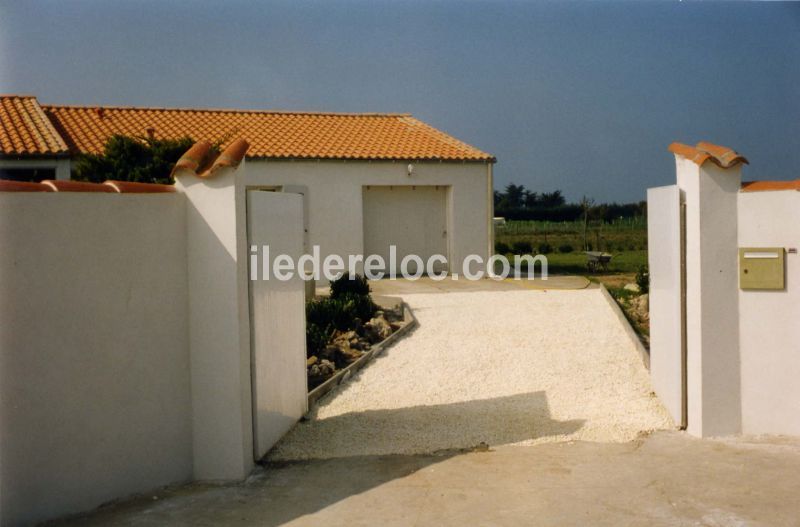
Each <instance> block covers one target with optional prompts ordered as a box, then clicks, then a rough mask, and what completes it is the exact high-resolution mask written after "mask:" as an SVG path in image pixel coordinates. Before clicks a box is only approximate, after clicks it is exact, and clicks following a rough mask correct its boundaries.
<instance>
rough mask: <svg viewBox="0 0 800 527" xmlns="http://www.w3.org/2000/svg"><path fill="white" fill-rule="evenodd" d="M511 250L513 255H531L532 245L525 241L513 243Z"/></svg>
mask: <svg viewBox="0 0 800 527" xmlns="http://www.w3.org/2000/svg"><path fill="white" fill-rule="evenodd" d="M511 250H512V252H513V253H514V254H531V253H532V252H533V245H532V244H531V242H529V241H527V240H520V241H518V242H514V245H513V246H512V247H511Z"/></svg>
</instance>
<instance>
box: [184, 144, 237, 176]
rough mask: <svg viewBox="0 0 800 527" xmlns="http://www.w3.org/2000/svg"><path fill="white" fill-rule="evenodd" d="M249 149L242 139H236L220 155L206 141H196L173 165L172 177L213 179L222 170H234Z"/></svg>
mask: <svg viewBox="0 0 800 527" xmlns="http://www.w3.org/2000/svg"><path fill="white" fill-rule="evenodd" d="M249 147H250V145H249V144H247V141H245V140H244V139H237V140H235V141H233V142H232V143H231V144H229V145H228V146H227V148H225V150H223V151H222V152H221V153H219V154H218V153H216V152H215V151H214V147H213V145H212V144H211V143H209V142H208V141H198V142H196V143H195V144H193V145H192V146H191V147H190V148H189V150H187V151H186V153H185V154H183V155H182V156H181V158H180V159H178V162H177V163H175V168H173V169H172V174H171V176H172V177H175V175H176V174H191V175H194V176H197V177H201V178H209V177H213V176H214V174H216V173H217V172H218V171H219V170H221V169H223V168H236V167H238V166H239V164H240V163H241V162H242V160H243V159H244V156H245V154H246V153H247V149H248V148H249Z"/></svg>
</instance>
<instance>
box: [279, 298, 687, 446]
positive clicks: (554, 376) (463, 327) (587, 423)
mask: <svg viewBox="0 0 800 527" xmlns="http://www.w3.org/2000/svg"><path fill="white" fill-rule="evenodd" d="M404 298H405V300H406V302H408V303H409V305H411V307H412V309H413V310H414V314H415V315H416V316H417V319H418V320H419V327H418V328H417V329H416V330H414V332H413V333H412V334H411V335H409V336H407V337H406V338H404V339H402V340H401V341H399V342H398V343H397V344H395V345H394V346H393V347H392V348H390V349H389V350H387V351H386V352H385V353H384V354H383V355H381V356H380V357H378V358H376V359H375V360H374V361H373V362H372V363H371V364H370V365H368V366H367V367H366V368H365V369H363V370H362V371H361V372H360V373H359V374H357V375H356V376H355V377H354V378H353V379H351V380H350V381H349V383H347V384H346V385H344V386H342V387H341V388H340V389H339V390H338V391H337V392H336V393H335V394H333V395H332V396H331V397H329V398H327V399H326V400H324V401H323V402H322V403H321V404H320V406H319V407H318V409H317V410H316V411H315V412H314V414H315V415H313V416H312V419H311V420H308V421H305V422H301V423H299V424H298V425H297V426H296V427H295V428H294V429H293V430H292V431H291V432H290V433H289V434H288V435H287V436H286V437H285V438H284V439H283V440H282V441H281V442H280V443H279V445H278V446H277V447H276V448H275V449H274V450H273V451H272V452H271V454H270V456H269V457H270V458H271V459H274V460H288V459H308V458H330V457H344V456H363V455H377V454H416V453H428V452H434V451H437V450H444V449H453V448H469V447H472V446H476V445H478V444H479V443H481V442H485V443H488V444H489V445H491V446H498V445H509V444H513V445H529V444H534V443H539V442H546V441H565V440H588V441H606V442H622V441H629V440H632V439H634V438H635V437H636V436H637V435H638V434H639V433H640V432H643V431H649V430H653V429H659V428H668V427H671V426H672V423H671V421H670V418H669V416H668V414H667V413H666V411H665V410H664V408H663V407H662V406H661V404H660V403H659V401H658V399H656V398H655V397H654V396H653V395H651V390H652V389H651V387H650V380H649V377H648V374H647V371H646V370H645V368H644V366H643V365H642V363H641V359H640V358H639V356H638V354H637V351H636V349H635V347H634V346H633V344H632V343H631V342H630V340H628V337H627V336H626V335H625V333H624V330H623V328H622V326H621V325H620V322H619V320H618V319H617V318H616V316H615V314H614V313H613V312H612V310H611V308H610V307H609V306H608V304H607V303H606V300H605V299H604V298H603V296H602V294H601V292H600V290H598V289H587V290H581V291H533V290H521V291H503V292H470V293H439V294H418V295H407V296H405V297H404Z"/></svg>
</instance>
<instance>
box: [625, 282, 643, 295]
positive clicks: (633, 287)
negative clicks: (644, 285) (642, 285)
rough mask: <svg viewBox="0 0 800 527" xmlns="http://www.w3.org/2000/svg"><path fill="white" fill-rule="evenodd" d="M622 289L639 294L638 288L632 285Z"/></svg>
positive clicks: (626, 285)
mask: <svg viewBox="0 0 800 527" xmlns="http://www.w3.org/2000/svg"><path fill="white" fill-rule="evenodd" d="M623 289H625V290H626V291H633V292H634V293H638V292H639V286H638V285H636V284H634V283H630V284H625V287H624V288H623Z"/></svg>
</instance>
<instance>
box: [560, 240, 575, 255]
mask: <svg viewBox="0 0 800 527" xmlns="http://www.w3.org/2000/svg"><path fill="white" fill-rule="evenodd" d="M572 250H573V249H572V245H570V244H568V243H565V244H564V245H559V246H558V252H560V253H562V254H567V253H571V252H572Z"/></svg>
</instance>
